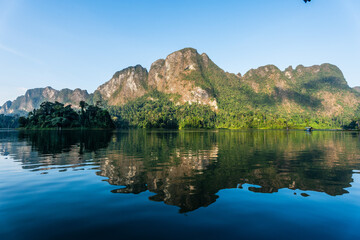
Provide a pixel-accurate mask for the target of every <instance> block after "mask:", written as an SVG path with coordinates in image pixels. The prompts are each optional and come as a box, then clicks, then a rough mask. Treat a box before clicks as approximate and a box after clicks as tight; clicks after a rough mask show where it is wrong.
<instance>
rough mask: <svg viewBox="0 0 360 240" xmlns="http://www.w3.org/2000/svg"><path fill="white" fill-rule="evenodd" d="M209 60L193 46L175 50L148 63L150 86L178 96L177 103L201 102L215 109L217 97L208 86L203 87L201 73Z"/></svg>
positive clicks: (204, 81)
mask: <svg viewBox="0 0 360 240" xmlns="http://www.w3.org/2000/svg"><path fill="white" fill-rule="evenodd" d="M209 61H210V59H209V58H208V56H207V55H206V54H202V55H199V54H198V52H197V51H196V50H195V49H192V48H186V49H183V50H180V51H176V52H174V53H172V54H170V55H169V56H167V57H166V59H159V60H157V61H156V62H154V63H153V64H152V65H151V68H150V72H149V80H148V81H149V86H150V87H151V88H152V89H156V90H158V91H160V92H164V93H168V94H174V95H177V96H179V97H180V98H179V99H178V101H179V102H178V103H179V104H182V103H186V102H187V103H190V104H191V103H200V104H206V105H210V106H212V107H213V108H214V109H217V102H216V99H215V97H214V96H212V94H211V92H210V91H209V90H210V89H206V87H207V86H206V83H207V82H206V79H205V78H204V75H203V74H204V70H205V69H206V68H207V66H208V63H209Z"/></svg>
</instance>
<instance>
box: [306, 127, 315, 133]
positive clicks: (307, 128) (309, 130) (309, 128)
mask: <svg viewBox="0 0 360 240" xmlns="http://www.w3.org/2000/svg"><path fill="white" fill-rule="evenodd" d="M312 130H313V128H312V127H306V128H305V131H307V132H312Z"/></svg>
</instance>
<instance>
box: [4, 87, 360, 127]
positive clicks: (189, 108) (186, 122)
mask: <svg viewBox="0 0 360 240" xmlns="http://www.w3.org/2000/svg"><path fill="white" fill-rule="evenodd" d="M174 97H176V96H173V95H170V94H164V93H161V92H157V91H154V92H152V93H150V94H146V95H144V96H143V97H141V98H138V99H136V100H135V101H132V102H128V103H127V104H125V105H123V106H107V107H106V109H107V110H105V109H103V108H100V107H99V106H94V105H89V104H87V103H85V102H84V101H82V102H80V110H78V111H76V110H74V109H73V108H72V107H71V105H68V106H64V104H62V103H59V102H55V103H52V102H43V103H42V104H41V106H40V108H39V109H35V110H33V111H32V112H30V113H29V114H28V116H27V117H20V118H19V117H18V116H6V115H0V128H17V127H21V128H28V129H31V128H104V129H113V128H115V127H116V128H122V129H128V128H146V129H150V128H164V129H186V128H202V129H210V128H228V129H304V128H305V127H307V126H311V127H313V128H315V129H359V121H360V114H356V116H359V117H353V116H342V117H333V118H326V117H321V116H318V115H316V114H310V113H305V114H292V115H289V114H283V115H282V114H279V113H273V112H272V111H271V110H268V111H249V110H246V111H236V110H235V109H234V111H231V110H230V111H226V110H223V109H221V110H218V111H213V110H212V109H211V107H210V106H207V105H202V104H197V103H192V104H188V103H187V104H184V105H176V104H175V103H174V101H172V99H173V98H174ZM229 106H231V105H229ZM234 107H236V105H234Z"/></svg>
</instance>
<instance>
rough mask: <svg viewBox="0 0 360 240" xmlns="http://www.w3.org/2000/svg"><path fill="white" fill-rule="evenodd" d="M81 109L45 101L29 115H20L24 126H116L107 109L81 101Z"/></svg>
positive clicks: (21, 124)
mask: <svg viewBox="0 0 360 240" xmlns="http://www.w3.org/2000/svg"><path fill="white" fill-rule="evenodd" d="M80 107H81V111H79V112H76V111H75V110H74V109H72V108H71V105H68V106H64V104H62V103H59V102H55V103H52V102H43V103H42V104H41V105H40V108H39V109H34V110H33V111H32V112H30V113H29V114H28V117H20V118H19V125H20V127H22V128H28V129H32V128H45V129H47V128H58V129H59V128H105V129H111V128H115V125H114V123H113V121H112V119H111V117H110V114H109V112H108V111H107V110H104V109H101V108H99V107H97V106H93V105H88V104H86V103H85V102H84V101H81V102H80Z"/></svg>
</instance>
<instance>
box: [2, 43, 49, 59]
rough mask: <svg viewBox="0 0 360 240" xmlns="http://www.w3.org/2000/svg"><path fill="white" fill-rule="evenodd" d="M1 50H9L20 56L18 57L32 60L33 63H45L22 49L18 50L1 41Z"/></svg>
mask: <svg viewBox="0 0 360 240" xmlns="http://www.w3.org/2000/svg"><path fill="white" fill-rule="evenodd" d="M0 50H1V51H5V52H8V53H11V54H13V55H15V56H18V57H21V58H23V59H25V60H28V61H31V62H33V63H36V64H43V62H42V61H40V60H39V59H36V58H33V57H30V56H28V55H26V54H24V53H22V52H20V51H17V50H16V49H13V48H10V47H8V46H5V45H4V44H2V43H0Z"/></svg>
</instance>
